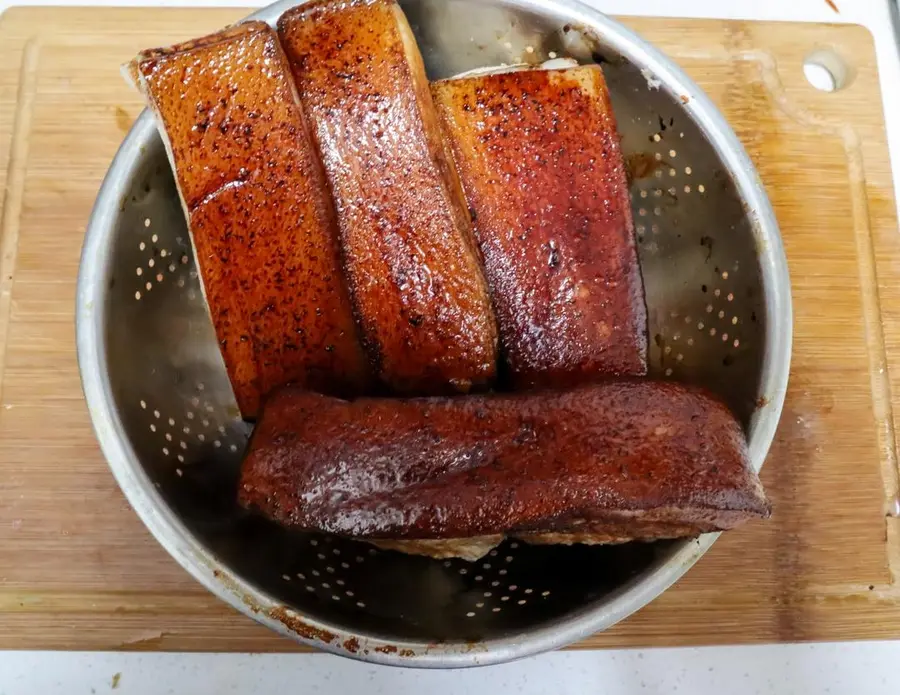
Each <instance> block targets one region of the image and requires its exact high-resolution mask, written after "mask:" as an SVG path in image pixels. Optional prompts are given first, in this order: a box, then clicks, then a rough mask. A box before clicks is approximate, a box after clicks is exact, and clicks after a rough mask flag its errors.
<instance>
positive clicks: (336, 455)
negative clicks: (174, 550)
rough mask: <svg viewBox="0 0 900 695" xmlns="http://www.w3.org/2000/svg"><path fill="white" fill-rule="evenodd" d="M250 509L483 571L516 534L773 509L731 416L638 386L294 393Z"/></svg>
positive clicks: (258, 458) (249, 463)
mask: <svg viewBox="0 0 900 695" xmlns="http://www.w3.org/2000/svg"><path fill="white" fill-rule="evenodd" d="M239 497H240V501H241V502H242V503H243V504H244V505H246V506H249V507H254V508H258V509H260V510H262V512H264V513H265V514H266V515H268V516H269V517H271V518H272V519H274V520H276V521H278V522H280V523H282V524H285V525H288V526H294V527H297V528H300V529H305V530H314V531H324V532H328V533H335V534H339V535H342V536H346V537H349V538H355V539H362V540H368V541H371V542H375V543H377V544H379V545H381V546H382V547H387V548H393V549H397V550H402V551H405V552H413V553H422V554H428V555H433V556H436V557H447V556H454V555H459V556H462V557H467V558H470V559H473V558H477V557H479V556H480V555H482V554H484V553H485V552H487V550H489V549H490V548H491V547H492V546H493V545H495V544H496V543H498V542H499V541H500V540H502V538H503V536H505V535H512V536H517V537H520V538H523V539H525V540H528V541H532V542H539V543H547V542H552V543H615V542H623V541H628V540H635V539H642V540H649V539H657V538H675V537H682V536H692V535H696V534H699V533H704V532H708V531H721V530H724V529H730V528H733V527H735V526H737V525H738V524H740V523H742V522H744V521H746V520H748V519H751V518H755V517H765V516H767V515H768V513H769V506H768V502H767V501H766V498H765V495H764V493H763V490H762V487H761V485H760V482H759V479H758V478H757V476H756V474H755V473H754V472H753V469H752V468H751V466H750V463H749V460H748V454H747V447H746V443H745V440H744V435H743V432H742V431H741V427H740V425H739V424H738V423H737V422H736V421H735V419H734V417H733V416H732V415H731V413H730V412H729V411H728V409H727V408H726V407H725V406H724V405H722V404H721V403H720V402H718V401H717V400H714V399H713V398H711V397H710V396H709V395H707V394H706V393H705V392H703V391H699V390H696V389H690V388H688V387H685V386H681V385H678V384H674V383H666V382H653V381H638V380H624V381H610V382H604V383H600V384H596V385H589V386H583V387H579V388H577V389H574V390H569V391H546V392H532V393H520V394H510V395H496V394H495V395H469V396H459V397H456V398H446V397H443V398H442V397H437V398H414V399H377V398H363V399H359V400H356V401H353V402H348V401H344V400H339V399H336V398H328V397H325V396H319V395H315V394H310V393H304V392H302V391H299V390H296V389H285V390H282V391H279V392H278V393H276V394H274V395H273V396H272V398H271V400H270V401H269V402H268V404H267V406H266V408H265V409H264V410H263V414H262V418H261V419H260V421H259V424H258V425H257V427H256V430H255V432H254V434H253V438H252V440H251V442H250V448H249V453H248V454H247V457H246V459H245V460H244V463H243V468H242V474H241V482H240V491H239Z"/></svg>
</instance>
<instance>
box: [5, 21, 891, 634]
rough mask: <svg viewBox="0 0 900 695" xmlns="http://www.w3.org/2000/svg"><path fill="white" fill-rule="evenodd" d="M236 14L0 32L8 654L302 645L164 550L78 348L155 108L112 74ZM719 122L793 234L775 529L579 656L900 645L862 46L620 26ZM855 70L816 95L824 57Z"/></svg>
mask: <svg viewBox="0 0 900 695" xmlns="http://www.w3.org/2000/svg"><path fill="white" fill-rule="evenodd" d="M243 14H244V13H243V12H241V11H240V10H234V9H228V10H224V9H161V8H156V9H153V8H143V9H110V8H105V9H101V8H92V9H89V8H70V9H60V8H53V9H48V8H19V9H13V10H11V11H9V12H7V13H6V14H4V15H3V16H2V18H0V206H2V227H0V405H2V407H0V648H4V649H5V648H49V649H160V650H204V651H206V650H241V651H276V650H292V649H299V648H300V647H298V646H297V645H294V644H293V643H291V642H289V641H287V640H283V639H281V638H279V637H276V636H275V635H274V634H271V633H269V632H268V631H267V630H265V629H264V628H262V627H260V626H258V625H256V624H255V623H254V622H253V621H251V620H250V619H249V618H245V617H243V616H242V615H240V614H238V613H236V612H234V611H233V610H232V609H230V608H229V607H227V606H225V605H224V604H222V603H221V602H219V601H218V600H217V599H215V598H214V597H213V596H212V595H210V594H208V593H207V592H206V591H205V590H204V589H203V588H201V587H200V586H199V585H198V584H196V583H195V582H194V581H193V580H192V579H191V578H190V577H189V576H188V575H187V574H186V573H185V572H184V571H183V570H181V569H180V568H179V567H178V566H177V565H176V563H175V562H174V561H173V560H172V559H170V558H169V557H168V556H167V555H166V553H165V552H164V551H163V550H162V549H161V548H160V547H159V546H158V545H157V544H156V542H155V541H154V540H153V538H152V537H150V535H149V533H148V532H147V531H146V530H145V529H144V528H143V526H142V525H141V523H140V522H139V521H138V519H137V517H136V516H135V515H134V513H133V512H132V511H131V510H130V508H129V507H128V504H127V503H126V501H125V499H124V497H123V496H122V494H121V493H120V491H119V490H118V488H117V486H116V484H115V482H114V480H113V478H112V476H111V475H110V473H109V471H108V470H107V467H106V464H105V462H104V460H103V458H102V456H101V455H100V452H99V448H98V446H97V444H96V442H95V440H94V436H93V433H92V431H91V426H90V422H89V419H88V414H87V411H86V408H85V406H84V402H83V399H82V394H81V386H80V383H79V377H78V369H77V365H76V356H75V346H74V325H73V324H74V322H73V312H74V302H75V278H76V273H77V268H78V260H79V251H80V248H81V242H82V237H83V234H84V229H85V224H86V221H87V218H88V215H89V213H90V209H91V205H92V203H93V200H94V197H95V195H96V192H97V189H98V187H99V185H100V181H101V179H102V177H103V174H104V173H105V171H106V168H107V166H108V164H109V162H110V160H111V158H112V156H113V154H114V152H115V150H116V148H117V147H118V145H119V143H120V142H121V140H122V137H123V136H124V134H125V133H126V132H127V130H128V128H129V127H130V125H131V123H132V121H133V119H134V118H135V117H136V116H137V115H138V113H139V112H140V110H141V108H142V106H141V103H140V99H139V97H138V96H137V95H136V94H135V93H133V92H132V91H130V89H129V88H128V87H127V86H126V85H125V84H124V83H123V81H122V80H121V78H120V76H119V73H118V66H119V64H120V63H122V62H124V61H125V60H127V59H129V58H130V57H131V56H132V55H133V54H135V53H136V52H137V50H138V49H140V48H143V47H146V46H154V45H161V44H167V43H171V42H173V41H175V40H178V39H183V38H188V37H191V36H195V35H200V34H203V33H206V32H208V31H211V30H214V29H216V28H218V27H220V26H222V25H224V24H226V23H229V22H232V21H234V20H236V19H238V18H240V17H241V16H243ZM624 21H625V22H626V23H627V24H629V25H631V26H632V27H634V28H635V29H637V30H638V31H639V32H641V33H642V34H643V35H644V36H645V37H646V38H648V39H650V40H651V41H653V42H654V43H656V44H657V45H658V46H659V47H660V48H662V49H663V50H664V51H666V52H667V53H668V54H669V55H671V56H673V57H674V58H675V59H676V60H677V61H678V62H679V63H680V64H681V65H682V66H683V67H684V68H685V69H686V70H687V71H688V72H689V73H690V74H691V75H692V77H694V79H695V80H697V81H698V82H699V83H700V85H701V87H703V88H704V89H705V90H706V91H707V93H708V94H709V95H710V96H711V97H712V99H713V100H714V101H715V102H716V103H717V104H718V105H719V106H720V108H722V110H723V111H724V113H725V115H726V117H727V118H728V120H729V121H730V122H731V124H732V125H733V127H734V128H735V131H736V132H737V134H738V136H739V137H740V138H741V140H742V141H743V143H744V145H745V147H746V148H747V150H748V151H749V153H750V155H751V157H752V159H753V160H754V162H755V163H756V165H757V167H758V168H759V172H760V174H761V176H762V179H763V182H764V183H765V185H766V188H767V190H768V192H769V195H770V197H771V200H772V203H773V205H774V207H775V209H776V213H777V216H778V218H779V221H780V224H781V228H782V233H783V235H784V241H785V245H786V249H787V254H788V258H789V262H790V267H791V275H792V279H793V299H794V311H795V343H794V360H793V368H792V374H791V385H790V390H789V394H788V399H787V404H786V408H785V413H784V417H783V420H782V423H781V427H780V430H779V434H778V437H777V441H776V443H775V445H774V447H773V449H772V452H771V455H770V457H769V460H768V462H767V464H766V467H765V469H764V473H763V478H764V482H765V484H766V486H767V488H768V490H769V491H770V493H771V497H772V499H773V502H774V505H775V510H776V511H775V516H774V518H773V519H772V520H771V521H770V522H768V523H760V524H756V525H753V526H750V527H748V528H746V529H743V530H741V531H738V532H734V533H732V534H726V536H724V537H723V538H722V540H720V541H719V542H718V543H717V544H716V545H715V546H714V548H713V549H712V550H711V551H710V553H709V554H708V555H707V556H706V557H705V558H704V559H703V560H702V561H701V562H700V563H699V564H698V565H697V567H695V568H694V569H693V570H691V571H690V572H689V573H688V575H687V576H686V577H685V578H684V579H683V580H682V581H681V582H679V584H678V585H677V586H676V587H675V588H674V589H672V590H670V591H669V592H667V593H666V594H665V595H663V596H662V597H661V598H660V599H658V600H657V601H655V602H654V603H652V604H651V605H650V606H648V607H647V608H646V609H645V610H643V611H641V612H640V613H638V614H637V615H635V616H633V617H632V618H630V619H628V620H626V621H625V622H623V623H622V624H621V625H619V626H617V627H616V628H614V629H612V630H610V631H608V632H606V633H603V634H601V635H596V636H594V637H591V638H589V639H587V640H585V641H584V642H582V643H581V645H580V646H583V647H600V646H636V645H642V646H647V645H698V644H718V643H754V642H775V641H794V640H831V639H853V638H878V637H900V586H898V583H897V578H898V572H900V522H898V519H897V518H896V514H897V513H898V512H897V504H898V502H897V499H898V489H897V477H898V474H897V455H896V437H895V431H896V427H897V421H896V413H895V410H894V407H893V402H892V397H891V394H892V393H897V394H900V381H898V380H900V236H898V234H897V232H898V230H897V220H896V215H895V204H894V197H893V189H892V183H891V175H890V169H889V165H888V155H887V146H886V142H885V133H884V121H883V117H882V115H881V113H882V112H881V96H880V93H879V87H878V78H877V71H876V68H875V56H874V50H873V45H872V39H871V37H870V35H869V34H868V33H867V32H866V31H865V30H864V29H862V28H859V27H853V26H830V25H793V24H761V23H752V22H725V21H698V20H670V19H666V20H654V19H627V18H626V19H625V20H624ZM819 47H832V48H835V49H837V50H838V51H839V52H840V53H841V54H842V55H844V56H845V57H848V58H851V60H852V68H853V72H854V76H853V81H852V83H851V85H850V86H849V87H847V88H846V89H844V90H841V91H839V92H836V93H833V94H825V93H821V92H817V91H815V90H814V89H812V88H811V87H810V86H809V85H808V84H807V83H806V81H805V79H804V77H803V73H802V69H801V64H802V59H803V57H804V56H805V55H806V54H807V53H808V52H809V51H811V50H813V49H814V48H819Z"/></svg>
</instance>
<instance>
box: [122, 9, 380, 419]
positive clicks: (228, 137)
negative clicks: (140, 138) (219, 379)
mask: <svg viewBox="0 0 900 695" xmlns="http://www.w3.org/2000/svg"><path fill="white" fill-rule="evenodd" d="M131 72H132V76H133V77H134V78H135V79H136V80H137V82H138V84H139V86H140V87H141V89H142V91H143V92H144V93H145V94H146V95H147V99H148V101H149V102H150V105H151V107H152V108H153V110H154V111H155V112H156V116H157V119H158V121H159V126H160V131H161V132H162V135H163V137H164V139H165V141H166V143H167V145H168V149H169V154H170V157H171V160H172V166H173V168H174V170H175V177H176V181H177V183H178V190H179V193H180V195H181V198H182V201H183V203H184V207H185V213H186V216H187V220H188V225H189V228H190V232H191V237H192V239H193V242H194V250H195V253H196V257H197V265H198V267H199V271H200V277H201V280H202V283H203V288H204V291H205V295H206V299H207V302H208V304H209V309H210V312H211V314H212V320H213V324H214V326H215V329H216V337H217V338H218V341H219V345H220V348H221V350H222V355H223V357H224V358H225V365H226V367H227V369H228V376H229V377H230V379H231V383H232V386H233V388H234V392H235V396H236V397H237V402H238V405H239V407H240V409H241V413H242V414H243V415H244V417H247V418H252V417H254V416H255V415H256V411H257V408H258V407H259V403H260V400H261V398H263V397H264V396H265V394H266V393H268V392H269V391H270V390H271V389H273V388H276V387H278V386H281V385H283V384H285V383H288V382H291V383H296V384H301V385H304V386H307V387H309V388H313V389H317V390H323V391H326V392H328V393H335V394H341V395H351V394H354V393H358V392H359V391H361V390H362V389H364V388H365V387H366V384H367V383H368V382H369V378H368V369H367V365H366V360H365V356H364V354H363V351H362V348H361V346H360V344H359V341H358V338H357V333H356V327H355V325H354V322H353V315H352V308H351V305H350V298H349V295H348V292H347V288H346V285H345V283H344V281H343V279H342V273H341V265H340V253H339V247H338V239H337V225H336V222H335V216H334V210H333V208H332V203H331V200H330V197H329V194H328V187H327V183H326V181H325V177H324V174H323V172H322V169H321V165H320V164H319V162H318V160H317V158H316V153H315V149H314V147H313V145H312V142H311V140H310V136H309V133H308V132H307V130H306V125H305V123H304V120H303V113H302V112H301V110H300V106H299V104H298V102H297V99H296V96H295V93H294V88H293V81H292V79H291V73H290V68H289V67H288V64H287V61H286V59H285V57H284V54H283V53H282V51H281V48H280V47H279V45H278V39H277V37H276V35H275V32H274V31H273V30H272V29H271V28H269V26H268V25H266V24H264V23H263V22H248V23H246V24H240V25H237V26H235V27H231V28H229V29H226V30H224V31H222V32H219V33H218V34H213V35H211V36H207V37H204V38H202V39H198V40H196V41H191V42H189V43H185V44H180V45H177V46H173V47H171V48H165V49H156V50H151V51H145V52H144V53H142V54H141V55H139V56H138V58H137V59H136V60H135V61H134V63H132V65H131ZM174 262H176V263H177V262H178V259H177V258H176V259H174Z"/></svg>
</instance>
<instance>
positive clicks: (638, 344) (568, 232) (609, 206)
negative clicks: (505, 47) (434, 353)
mask: <svg viewBox="0 0 900 695" xmlns="http://www.w3.org/2000/svg"><path fill="white" fill-rule="evenodd" d="M432 92H433V94H434V98H435V103H436V105H437V108H438V113H439V115H440V116H441V119H442V122H443V126H444V129H445V131H446V133H447V139H448V141H449V142H450V143H451V144H452V148H453V152H454V157H455V159H456V164H457V168H458V170H459V173H460V176H461V178H462V182H463V187H464V189H465V193H466V197H467V199H468V203H469V207H470V209H471V210H472V214H473V218H474V224H475V234H476V237H477V239H478V243H479V245H480V247H481V252H482V254H483V256H484V263H485V270H486V275H487V279H488V283H489V284H490V288H491V296H492V298H493V301H494V306H495V309H496V312H497V319H498V322H499V326H500V343H501V348H502V352H503V354H504V355H505V358H506V361H507V366H508V369H509V373H510V375H511V377H512V379H513V381H514V383H515V384H516V385H518V386H525V387H531V386H542V387H553V388H557V387H560V386H563V385H575V384H580V383H584V382H585V381H589V380H591V379H592V378H596V377H598V376H603V375H606V376H609V375H617V376H640V375H643V374H645V373H646V372H647V316H646V308H645V306H644V285H643V281H642V279H641V271H640V266H639V264H638V255H637V247H636V242H635V237H634V226H633V222H632V217H631V202H630V198H629V194H628V183H627V181H626V177H625V166H624V162H623V159H622V153H621V150H620V148H619V136H618V133H617V131H616V121H615V118H614V116H613V112H612V107H611V105H610V101H609V93H608V91H607V89H606V83H605V81H604V79H603V73H602V72H601V70H600V68H599V67H597V66H591V67H580V68H571V69H566V70H526V71H519V72H510V73H505V74H498V75H488V76H483V77H469V78H459V79H452V80H444V81H441V82H437V83H435V84H434V85H432Z"/></svg>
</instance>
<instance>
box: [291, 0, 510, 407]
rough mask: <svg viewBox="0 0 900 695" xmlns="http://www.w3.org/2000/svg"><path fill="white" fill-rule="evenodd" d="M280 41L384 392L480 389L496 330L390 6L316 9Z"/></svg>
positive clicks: (449, 170) (422, 88)
mask: <svg viewBox="0 0 900 695" xmlns="http://www.w3.org/2000/svg"><path fill="white" fill-rule="evenodd" d="M278 30H279V36H280V38H281V42H282V44H283V45H284V48H285V52H286V53H287V55H288V58H289V60H290V62H291V65H292V67H293V70H294V76H295V80H296V83H297V88H298V90H299V93H300V98H301V101H302V103H303V108H304V110H305V111H306V113H307V114H308V116H309V118H310V121H311V123H312V126H313V133H314V136H315V140H316V144H317V146H318V150H319V153H320V155H321V158H322V162H323V163H324V166H325V171H326V173H327V175H328V178H329V181H330V184H331V189H332V193H333V195H334V199H335V205H336V208H337V214H338V220H339V223H340V229H341V239H342V243H343V250H344V256H345V259H346V271H347V277H348V280H349V283H350V290H351V294H352V296H353V300H354V306H355V309H356V315H357V317H358V319H359V322H360V326H361V329H362V336H363V340H364V342H365V344H366V347H367V348H368V351H369V355H370V358H371V360H372V363H373V366H374V368H375V371H376V373H377V374H378V375H379V376H380V377H381V379H382V380H383V382H384V383H385V384H387V385H388V386H389V387H390V388H391V389H392V390H393V391H395V392H399V393H407V394H426V395H427V394H436V393H448V392H449V393H453V392H457V391H463V392H465V391H468V390H469V388H470V387H472V386H477V385H480V384H486V383H488V382H490V381H491V380H492V379H493V377H494V373H495V369H496V360H497V329H496V324H495V319H494V313H493V309H492V307H491V302H490V297H489V295H488V290H487V285H486V282H485V280H484V275H483V273H482V269H481V266H480V263H479V259H478V256H477V249H476V247H475V244H474V241H473V239H472V232H471V221H470V219H469V215H468V211H467V210H466V207H465V200H464V197H463V194H462V189H461V187H460V184H459V179H458V177H457V174H456V172H455V170H454V167H453V163H452V158H451V156H450V153H449V151H447V150H445V145H444V143H443V140H442V138H441V132H440V125H439V122H438V119H437V114H436V113H435V110H434V104H433V102H432V99H431V94H430V93H429V90H428V82H427V80H426V77H425V71H424V66H423V64H422V57H421V55H420V54H419V50H418V47H417V46H416V42H415V38H414V37H413V35H412V31H411V29H410V27H409V24H408V23H407V21H406V18H405V17H404V15H403V12H402V11H401V9H400V7H399V6H398V5H397V3H396V2H393V0H318V1H315V2H309V3H305V4H303V5H301V6H299V7H297V8H295V9H293V10H289V11H288V12H287V13H285V14H284V15H283V16H282V17H281V19H280V20H279V22H278Z"/></svg>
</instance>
